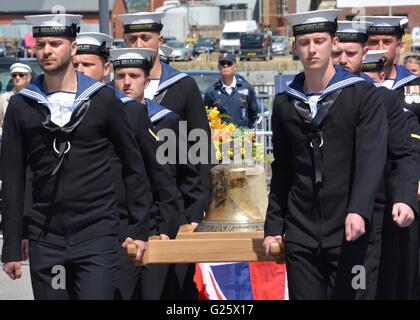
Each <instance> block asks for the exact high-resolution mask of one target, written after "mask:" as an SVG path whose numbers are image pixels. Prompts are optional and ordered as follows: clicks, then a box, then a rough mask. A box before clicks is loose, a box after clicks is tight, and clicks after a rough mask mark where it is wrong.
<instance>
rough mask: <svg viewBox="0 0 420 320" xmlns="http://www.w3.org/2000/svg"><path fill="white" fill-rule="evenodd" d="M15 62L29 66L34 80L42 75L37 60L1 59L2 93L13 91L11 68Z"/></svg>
mask: <svg viewBox="0 0 420 320" xmlns="http://www.w3.org/2000/svg"><path fill="white" fill-rule="evenodd" d="M15 62H22V63H25V64H27V65H29V66H30V67H31V69H32V78H34V77H36V76H38V75H40V74H41V73H42V69H41V67H40V66H39V64H38V62H37V60H36V59H15V58H9V57H6V58H0V93H3V92H5V91H11V90H12V89H13V83H12V78H11V76H10V69H9V68H10V66H11V65H12V64H13V63H15Z"/></svg>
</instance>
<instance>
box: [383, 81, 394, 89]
mask: <svg viewBox="0 0 420 320" xmlns="http://www.w3.org/2000/svg"><path fill="white" fill-rule="evenodd" d="M394 82H395V79H386V80H385V81H384V82H383V83H382V86H384V87H385V88H387V89H390V90H391V89H392V86H393V85H394Z"/></svg>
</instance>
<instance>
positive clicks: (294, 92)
mask: <svg viewBox="0 0 420 320" xmlns="http://www.w3.org/2000/svg"><path fill="white" fill-rule="evenodd" d="M334 68H335V71H336V72H335V74H334V76H333V77H332V79H331V80H330V82H329V83H328V86H327V87H326V88H325V90H324V92H322V93H321V95H320V97H319V100H322V99H323V98H324V97H326V96H327V95H329V94H331V93H333V92H335V91H338V90H341V89H344V88H346V87H349V86H351V85H353V84H355V83H359V82H365V81H366V80H365V79H363V78H362V77H358V76H355V75H354V74H352V73H350V72H347V71H346V70H344V69H343V68H342V67H340V66H334ZM304 81H305V74H304V73H303V72H301V73H299V74H298V75H296V76H295V78H294V79H293V81H292V83H291V84H290V85H289V86H287V87H286V89H285V90H284V91H283V92H284V93H285V94H287V95H289V96H292V97H295V98H297V99H299V100H301V101H303V102H305V103H309V98H308V96H307V95H306V94H305V93H304V91H303V83H304Z"/></svg>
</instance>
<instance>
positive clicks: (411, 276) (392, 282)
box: [377, 218, 419, 300]
mask: <svg viewBox="0 0 420 320" xmlns="http://www.w3.org/2000/svg"><path fill="white" fill-rule="evenodd" d="M384 223H385V224H384V229H383V240H382V241H383V245H382V256H381V268H380V273H379V283H378V295H377V298H378V299H382V300H384V299H386V300H394V299H401V300H408V299H415V298H416V294H417V293H416V291H418V290H419V289H418V284H419V282H418V280H419V279H418V276H419V266H418V263H419V219H418V218H416V219H415V220H414V222H413V223H412V224H411V225H410V226H409V227H407V228H399V227H398V226H397V225H395V224H394V223H393V222H392V220H391V219H390V218H389V219H387V221H386V222H384Z"/></svg>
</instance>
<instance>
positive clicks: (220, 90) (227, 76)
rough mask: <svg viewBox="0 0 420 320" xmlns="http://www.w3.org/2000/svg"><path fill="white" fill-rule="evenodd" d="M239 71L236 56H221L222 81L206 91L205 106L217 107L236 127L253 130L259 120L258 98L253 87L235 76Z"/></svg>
mask: <svg viewBox="0 0 420 320" xmlns="http://www.w3.org/2000/svg"><path fill="white" fill-rule="evenodd" d="M237 70H238V66H237V64H236V57H235V55H233V54H231V53H223V54H221V55H220V56H219V71H220V79H219V80H218V81H217V82H216V83H214V84H213V85H212V86H210V87H209V88H208V89H207V90H206V93H205V95H204V104H205V105H206V106H208V107H217V108H218V109H219V111H220V113H222V114H225V115H227V116H228V117H229V118H227V121H229V122H233V123H234V124H235V125H236V126H238V127H246V128H252V127H253V126H254V122H255V120H256V119H257V113H258V105H257V98H256V97H255V92H254V89H253V88H252V86H251V85H250V84H249V83H248V82H246V81H244V80H243V79H242V78H240V77H237V76H236V75H235V73H236V71H237Z"/></svg>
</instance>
